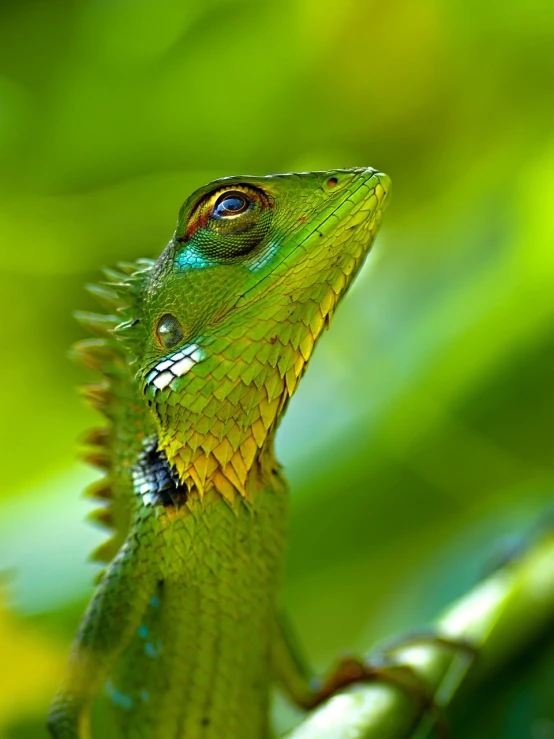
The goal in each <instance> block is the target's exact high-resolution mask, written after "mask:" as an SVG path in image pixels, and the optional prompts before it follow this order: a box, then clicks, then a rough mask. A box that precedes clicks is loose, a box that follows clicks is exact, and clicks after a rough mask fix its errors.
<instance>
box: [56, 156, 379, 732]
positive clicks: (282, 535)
mask: <svg viewBox="0 0 554 739" xmlns="http://www.w3.org/2000/svg"><path fill="white" fill-rule="evenodd" d="M389 187H390V183H389V180H388V178H387V177H386V175H383V174H382V173H378V172H376V171H375V170H372V169H366V168H360V169H351V170H332V171H328V172H311V173H301V174H288V175H273V176H269V177H233V178H224V179H222V180H217V181H215V182H212V183H210V184H209V185H206V186H205V187H203V188H200V189H199V190H197V191H196V192H195V193H193V194H192V195H191V196H190V198H189V199H188V200H187V201H186V202H185V204H184V205H183V207H182V209H181V211H180V214H179V220H178V224H177V229H176V231H175V234H174V236H173V238H172V239H171V241H170V242H169V244H168V246H167V247H166V249H165V250H164V252H163V253H162V254H161V256H160V257H159V259H158V260H157V261H156V262H150V261H148V260H141V261H139V262H137V263H136V264H134V265H122V267H121V268H122V271H121V272H114V271H110V270H109V271H107V275H108V278H109V284H107V285H106V284H105V285H104V286H100V287H93V288H92V291H93V292H94V293H95V295H96V296H97V297H98V299H99V300H100V301H101V302H102V303H104V304H105V305H107V306H109V307H110V309H112V310H113V309H115V310H116V312H117V315H116V316H110V315H107V316H102V315H100V316H96V315H92V316H91V315H86V316H81V319H82V321H83V322H84V323H86V324H87V325H88V326H89V328H90V329H91V330H92V331H93V333H96V335H97V338H94V339H90V340H87V341H85V342H81V344H79V345H77V347H76V350H75V351H76V354H77V356H78V357H79V358H80V359H81V360H82V361H84V362H85V363H86V364H88V365H89V366H91V367H94V368H95V369H99V370H100V371H101V373H102V375H103V380H102V382H101V383H100V384H95V385H92V386H90V387H89V388H88V390H87V391H86V392H87V394H88V396H89V398H90V400H91V401H92V402H93V403H94V405H96V407H98V408H100V409H101V410H103V411H104V413H105V414H106V415H107V417H108V419H109V420H110V425H109V427H108V428H107V430H100V431H98V430H97V431H95V432H93V433H92V434H91V436H90V438H89V441H90V442H91V444H92V445H93V449H92V452H91V454H90V455H89V459H90V460H91V461H92V462H94V463H96V464H98V465H99V466H101V467H103V468H104V469H106V470H107V476H106V478H105V479H104V480H103V481H101V482H100V483H98V484H97V485H96V486H94V488H93V490H92V491H91V492H92V495H93V496H95V497H97V498H100V499H104V500H105V501H106V505H105V506H104V507H102V508H101V509H100V511H99V512H98V513H97V514H96V518H97V519H98V520H100V521H103V522H104V523H109V524H111V525H113V526H114V528H115V534H114V537H113V538H112V539H111V540H109V541H108V542H107V543H106V544H104V545H103V547H102V548H101V550H100V551H99V552H98V553H97V557H98V558H100V559H103V560H105V561H109V562H110V563H109V565H108V567H107V569H106V571H105V572H104V574H103V576H102V579H101V581H100V584H99V586H98V589H97V591H96V592H95V594H94V596H93V598H92V600H91V603H90V605H89V607H88V610H87V612H86V614H85V616H84V619H83V621H82V624H81V627H80V629H79V633H78V635H77V637H76V640H75V644H74V647H73V651H72V655H71V658H70V663H69V667H68V672H67V676H66V679H65V681H64V684H63V685H62V687H61V689H60V691H59V693H58V695H57V697H56V698H55V700H54V702H53V704H52V707H51V711H50V715H49V727H50V730H51V732H52V734H53V736H54V737H57V738H58V739H77V737H84V736H86V735H87V734H88V728H87V717H88V708H89V705H90V702H91V700H92V698H93V697H94V695H95V694H96V693H97V691H98V690H99V689H100V687H101V686H102V684H103V683H104V682H106V681H107V686H108V692H109V693H110V694H111V697H112V700H113V703H114V704H115V706H116V708H117V713H118V718H119V725H120V727H121V735H122V736H123V737H128V738H129V739H131V738H132V739H134V738H135V737H136V738H137V739H138V738H143V739H154V738H159V739H197V738H198V739H211V738H212V737H213V738H215V737H223V736H224V737H226V739H239V737H240V738H241V739H264V738H265V737H267V736H269V725H268V705H269V691H270V685H271V682H272V681H273V680H274V679H275V677H276V676H277V674H278V673H279V666H278V665H276V664H275V661H276V660H275V654H276V652H278V651H279V650H276V649H275V648H274V645H275V644H276V643H278V642H279V640H280V636H279V633H278V632H279V630H278V624H277V621H278V619H277V614H278V593H279V583H280V579H281V571H282V563H283V557H284V551H285V543H286V528H287V487H286V482H285V480H284V478H283V476H282V474H281V471H280V467H279V465H278V463H277V462H276V460H275V456H274V452H273V441H274V434H275V430H276V428H277V425H278V422H279V419H280V417H281V416H282V414H283V413H284V411H285V409H286V406H287V404H288V401H289V399H290V397H291V396H292V394H293V393H294V391H295V389H296V387H297V385H298V382H299V380H300V378H301V376H302V374H303V372H304V371H305V369H306V366H307V362H308V360H309V358H310V356H311V354H312V351H313V348H314V345H315V343H316V341H317V339H318V338H319V336H320V335H321V332H322V330H323V328H324V327H325V326H327V325H328V324H329V321H330V319H331V316H332V314H333V311H334V309H335V308H336V306H337V304H338V302H339V301H340V299H341V298H342V296H343V295H344V293H345V292H346V290H347V288H348V286H349V285H350V284H351V282H352V280H353V279H354V277H355V275H356V274H357V272H358V270H359V268H360V266H361V265H362V263H363V261H364V258H365V256H366V255H367V253H368V251H369V248H370V246H371V244H372V242H373V240H374V237H375V233H376V231H377V228H378V226H379V222H380V219H381V214H382V211H383V208H384V205H385V201H386V198H387V193H388V190H389Z"/></svg>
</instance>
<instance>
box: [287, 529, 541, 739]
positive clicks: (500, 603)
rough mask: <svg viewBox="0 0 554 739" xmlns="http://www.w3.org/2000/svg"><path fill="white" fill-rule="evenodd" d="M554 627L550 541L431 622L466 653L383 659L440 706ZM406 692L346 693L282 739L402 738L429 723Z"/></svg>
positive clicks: (442, 649)
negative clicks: (407, 673) (417, 681)
mask: <svg viewBox="0 0 554 739" xmlns="http://www.w3.org/2000/svg"><path fill="white" fill-rule="evenodd" d="M552 623H554V536H549V537H548V538H545V539H543V540H542V541H541V542H539V543H538V544H537V545H536V546H534V547H533V548H532V549H530V550H529V552H528V553H527V554H525V555H523V556H522V557H521V559H519V560H517V561H516V562H511V563H509V564H506V565H504V566H503V567H502V568H501V569H499V570H497V571H496V572H495V573H494V574H493V575H492V576H490V577H489V578H488V579H486V580H485V581H483V582H482V583H481V584H480V585H478V586H477V587H476V588H475V589H474V590H472V591H470V592H469V593H468V594H467V595H466V596H464V597H463V598H461V599H460V600H459V601H457V602H456V603H454V604H453V605H452V606H450V607H449V608H448V609H447V610H446V612H445V613H444V614H443V615H442V616H440V617H439V619H438V620H437V621H436V622H435V628H436V631H437V634H440V635H441V636H444V637H447V638H448V639H451V640H454V641H459V642H466V643H469V644H471V645H472V646H473V647H475V649H476V656H475V659H473V656H472V655H471V654H470V653H469V652H468V650H467V649H463V648H461V647H453V646H446V645H444V644H442V645H441V644H438V643H434V642H433V641H431V640H427V641H425V640H422V641H421V642H419V643H411V644H410V646H401V647H398V648H396V649H394V650H392V651H391V652H389V655H390V656H391V657H393V658H394V660H395V663H398V664H400V665H406V666H409V667H410V668H411V670H412V671H413V673H414V674H415V675H416V676H417V677H418V678H421V680H422V681H423V683H424V685H427V686H429V688H430V690H431V691H432V694H433V695H434V697H435V704H436V705H437V706H439V707H441V708H442V707H446V706H447V705H448V704H449V703H450V701H451V699H452V698H453V696H454V695H455V693H456V692H457V690H458V688H459V687H460V685H461V684H462V682H464V680H465V678H466V677H467V675H468V673H469V671H470V668H471V676H472V678H473V677H476V678H477V677H479V678H480V677H484V676H486V675H491V674H493V673H495V672H498V671H500V669H501V668H502V666H503V665H504V664H505V663H506V662H507V661H508V660H510V659H511V658H513V657H515V656H516V655H517V654H518V653H520V652H523V651H524V650H525V649H526V647H528V646H529V645H531V644H532V643H533V642H536V641H537V639H538V638H540V637H541V635H542V634H544V633H545V632H546V630H547V628H548V627H549V626H550V627H552ZM436 718H437V717H436V712H435V715H434V716H433V715H432V713H431V712H430V711H429V710H428V709H426V708H425V706H423V705H422V703H421V700H418V699H417V696H415V695H414V694H413V693H410V692H409V691H407V690H402V689H400V688H398V687H395V686H393V685H392V684H390V683H387V682H384V681H382V680H376V681H374V682H373V681H372V682H370V683H363V684H358V685H355V686H352V687H350V688H348V689H346V690H344V691H342V692H341V693H338V694H337V695H335V696H333V697H332V698H330V699H329V700H328V701H327V702H326V703H325V704H323V705H322V706H320V707H319V708H317V709H315V710H314V711H313V712H311V713H310V714H309V715H308V716H307V717H306V718H305V719H304V720H303V721H302V722H301V724H300V725H299V726H297V727H296V729H294V730H293V731H292V732H290V733H289V734H287V735H286V739H409V737H411V736H412V735H413V733H414V731H415V730H416V729H417V728H419V729H420V730H423V731H422V735H423V736H425V735H426V733H425V729H426V728H427V730H430V729H431V727H432V726H433V724H434V723H435V722H436Z"/></svg>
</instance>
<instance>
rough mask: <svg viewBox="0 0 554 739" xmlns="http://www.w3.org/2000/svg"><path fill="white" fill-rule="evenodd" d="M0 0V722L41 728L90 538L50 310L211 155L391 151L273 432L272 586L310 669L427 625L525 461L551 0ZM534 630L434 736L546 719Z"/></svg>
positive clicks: (65, 367)
mask: <svg viewBox="0 0 554 739" xmlns="http://www.w3.org/2000/svg"><path fill="white" fill-rule="evenodd" d="M0 14H1V19H0V250H1V251H0V315H1V323H2V334H1V336H2V340H1V342H0V352H1V353H2V361H1V362H0V384H1V387H2V419H3V420H2V423H1V425H0V434H1V436H2V438H1V442H0V444H1V447H0V448H1V449H2V450H3V451H2V475H1V478H2V485H1V490H0V570H1V572H2V575H1V579H0V602H1V606H0V664H1V666H2V669H0V696H1V699H0V736H1V737H5V738H6V739H15V738H17V739H20V738H22V739H26V738H28V739H31V737H32V738H34V737H43V738H44V737H45V736H46V733H45V730H44V728H43V722H44V714H45V711H46V706H47V704H48V700H49V698H50V696H51V695H52V693H53V691H54V690H55V687H56V685H57V683H58V682H59V679H60V675H61V671H62V666H63V663H64V661H65V658H66V654H67V650H68V647H69V643H70V639H71V636H72V634H73V633H74V631H75V629H76V627H77V624H78V621H79V617H80V614H81V612H82V610H83V608H84V605H85V603H86V601H87V599H88V597H89V596H90V593H91V590H92V579H93V575H94V573H95V571H96V567H95V565H92V564H90V563H87V562H86V559H87V556H88V553H89V552H90V550H91V549H92V548H93V546H94V545H95V543H97V542H99V541H101V540H102V539H103V538H104V536H105V534H104V533H103V532H102V531H99V530H97V529H94V528H93V527H92V525H91V524H89V523H86V522H84V521H83V519H84V516H85V515H86V513H87V511H88V510H89V509H90V507H91V506H90V504H89V503H88V502H86V501H83V500H82V498H81V497H80V493H81V490H82V489H83V488H84V486H85V485H86V483H87V482H88V481H90V480H91V479H94V478H95V477H96V476H97V473H95V472H94V471H92V470H89V469H87V468H85V467H84V465H81V464H79V463H78V462H77V461H76V450H77V443H76V439H78V438H79V436H80V435H82V433H83V432H84V430H85V429H87V428H88V427H90V426H91V425H94V424H96V423H97V422H98V419H97V418H96V417H95V413H94V412H93V411H92V410H91V409H88V408H87V407H85V406H84V405H83V403H82V401H80V400H79V398H78V395H77V393H76V391H75V386H76V385H77V384H78V382H80V381H82V380H83V379H85V377H84V372H83V371H82V370H80V369H79V368H76V367H74V366H72V365H71V364H70V362H69V361H68V359H67V357H66V352H67V348H68V346H69V345H70V344H71V343H72V342H73V341H74V340H76V339H78V338H79V337H81V335H82V334H81V330H80V329H79V327H78V325H77V324H76V323H75V322H74V320H73V318H72V311H73V310H74V309H75V308H81V309H93V308H94V306H93V303H92V299H91V298H90V297H89V296H88V295H87V294H86V293H85V292H84V291H83V285H84V283H87V282H90V281H95V280H97V279H98V270H99V268H100V267H101V266H102V265H106V264H108V265H109V264H114V263H116V262H117V261H118V260H133V259H135V258H137V257H140V256H156V255H157V254H158V253H159V252H160V250H161V249H162V248H163V246H164V244H165V243H166V242H167V240H168V239H169V237H170V235H171V233H172V230H173V226H174V222H175V219H176V214H177V210H178V208H179V206H180V204H181V202H182V201H183V200H184V198H185V197H186V196H187V195H188V194H189V192H190V191H191V190H192V189H193V188H195V187H197V186H199V185H201V184H203V183H205V182H206V181H208V180H211V179H213V178H215V177H219V176H223V175H230V174H238V173H251V174H255V173H258V174H265V173H269V172H283V171H290V170H306V169H326V168H331V167H337V166H338V167H347V166H361V165H372V166H375V167H378V168H380V169H382V170H384V171H386V172H387V173H388V174H389V175H390V176H391V177H392V180H393V190H394V195H393V201H392V204H391V205H390V207H389V210H388V212H387V215H386V218H385V221H384V225H383V229H382V233H381V235H380V237H379V239H378V242H377V244H376V246H375V249H374V251H373V252H372V255H371V257H370V259H369V261H368V263H367V265H366V267H365V269H364V271H363V273H362V275H361V276H360V278H359V280H358V282H357V283H356V285H355V286H354V289H353V290H352V292H351V294H350V296H349V298H348V300H346V301H345V303H344V304H343V305H342V307H341V309H340V310H339V312H338V314H337V315H336V318H335V320H334V325H333V328H332V330H331V332H329V333H328V334H326V335H325V336H324V338H323V339H322V341H321V343H320V346H319V348H318V351H317V352H316V356H315V357H314V359H313V362H312V366H311V369H310V371H309V372H308V374H307V377H306V379H305V380H304V382H303V384H302V386H301V388H300V390H299V391H298V394H297V396H296V398H295V401H294V402H293V403H292V405H291V408H290V411H289V413H288V416H287V418H286V420H285V422H284V423H283V426H282V429H281V431H280V435H279V440H278V446H279V452H280V457H281V459H282V461H283V462H284V464H285V465H286V470H287V473H288V477H289V479H290V482H291V484H292V488H293V495H292V523H291V543H290V557H289V563H288V573H287V583H286V588H285V593H284V601H285V604H286V606H287V608H288V610H289V612H290V615H291V619H292V621H293V623H294V625H295V626H296V628H297V631H298V632H299V634H300V637H301V638H302V640H303V642H304V644H305V647H306V652H307V654H308V655H309V658H310V659H311V661H312V663H313V664H314V666H315V667H316V668H317V669H320V670H321V669H324V668H325V667H326V666H328V665H329V663H330V662H331V661H332V659H333V656H334V655H336V654H337V653H340V652H341V651H348V650H353V649H356V650H360V649H367V648H369V647H370V646H371V644H372V643H373V642H374V641H375V640H376V639H378V638H380V637H383V636H385V635H387V634H391V633H394V632H396V631H398V630H402V629H406V628H408V627H415V626H421V625H423V624H425V623H427V622H428V620H429V619H431V618H432V617H433V615H434V614H435V613H436V612H437V611H438V610H439V609H440V608H441V607H442V606H444V605H445V604H446V603H448V602H449V601H450V600H451V599H452V598H455V597H457V596H459V595H461V594H462V593H464V592H465V591H466V590H467V589H468V588H470V587H471V586H472V585H473V584H474V583H475V582H476V581H477V580H478V578H479V576H480V573H481V572H482V571H483V570H484V569H485V568H486V566H487V563H489V562H490V561H492V560H493V559H494V557H495V556H497V554H498V552H499V551H500V552H502V551H503V548H505V547H506V546H510V545H511V544H512V543H513V542H514V541H517V540H519V539H518V537H523V539H525V536H526V534H527V532H528V531H529V530H531V529H532V528H533V526H535V524H536V522H537V521H540V519H541V517H542V516H543V515H544V512H545V511H546V510H547V509H548V507H549V504H550V500H551V498H552V492H553V489H554V461H553V454H552V443H553V439H554V393H553V392H552V378H553V370H554V324H553V319H554V272H553V268H554V218H553V216H552V210H553V207H554V6H553V5H552V3H551V2H549V1H548V0H510V2H507V3H501V2H497V1H494V0H489V1H488V2H486V1H485V2H483V0H418V1H417V2H414V0H391V2H377V0H365V1H364V0H341V1H340V2H336V0H279V1H278V2H272V1H268V2H259V1H255V0H233V2H231V1H230V0H202V1H200V0H197V1H195V2H193V1H192V0H156V1H154V0H109V1H108V0H80V2H76V0H21V2H4V3H2V4H1V6H0ZM539 651H540V654H541V660H539V661H538V662H537V660H536V659H531V660H530V661H529V660H528V662H529V664H528V665H527V668H528V669H527V668H525V669H523V668H518V669H517V670H515V671H513V674H510V675H508V676H507V677H506V680H505V681H503V682H502V685H501V686H496V687H495V686H491V687H490V693H488V694H487V697H486V701H485V703H484V704H483V705H484V706H485V708H479V707H475V709H474V710H468V711H466V713H467V714H468V715H466V716H465V718H464V717H460V719H459V723H458V724H457V725H456V727H455V733H454V736H460V737H462V736H463V737H466V736H467V737H473V738H475V737H480V736H483V737H514V739H515V738H517V739H521V738H522V737H530V738H531V739H548V738H549V737H554V713H553V709H552V704H554V701H553V700H552V695H554V677H553V673H554V651H553V650H552V647H551V646H550V647H548V646H547V645H546V644H545V645H543V646H542V647H541V649H540V650H539ZM545 660H546V662H545ZM506 684H507V685H508V687H506ZM497 689H498V690H500V692H501V695H500V697H498V698H495V697H494V695H495V690H497ZM506 691H508V692H506ZM510 691H511V692H510ZM545 696H546V697H545ZM548 696H549V697H548ZM495 701H496V702H495ZM276 714H277V720H278V722H279V725H280V726H284V725H285V724H286V723H287V721H290V720H292V719H293V718H294V715H292V714H291V712H290V711H288V710H287V709H286V708H285V707H283V706H282V705H281V704H280V703H278V704H277V708H276ZM96 720H97V721H98V722H100V723H99V725H100V724H102V722H103V721H107V720H108V719H106V718H105V717H104V714H103V709H102V707H101V706H100V708H99V709H98V717H97V719H96ZM106 727H108V724H107V723H106V724H105V725H104V729H103V730H102V732H103V733H99V734H98V736H106V737H110V736H112V733H111V729H109V728H106ZM464 727H465V728H464ZM456 732H457V733H456Z"/></svg>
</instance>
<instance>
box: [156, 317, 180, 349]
mask: <svg viewBox="0 0 554 739" xmlns="http://www.w3.org/2000/svg"><path fill="white" fill-rule="evenodd" d="M183 335H184V334H183V329H182V326H181V324H180V323H179V320H178V319H177V318H175V316H172V315H171V313H165V314H164V315H163V316H162V317H161V318H160V319H159V321H158V323H157V325H156V339H157V341H158V344H159V345H160V346H161V347H162V349H172V348H173V347H174V346H176V345H177V344H178V343H179V342H180V341H182V339H183Z"/></svg>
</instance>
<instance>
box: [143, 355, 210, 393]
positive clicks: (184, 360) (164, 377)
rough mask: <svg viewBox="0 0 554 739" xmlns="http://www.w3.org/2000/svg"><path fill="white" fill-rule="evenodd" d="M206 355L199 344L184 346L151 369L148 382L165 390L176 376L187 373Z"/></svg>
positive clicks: (147, 377)
mask: <svg viewBox="0 0 554 739" xmlns="http://www.w3.org/2000/svg"><path fill="white" fill-rule="evenodd" d="M205 356H206V355H205V353H204V352H203V351H202V349H200V347H199V346H198V344H189V345H188V346H184V347H183V348H182V349H180V350H179V351H178V352H175V354H172V355H171V356H170V357H167V358H166V359H164V360H162V361H161V362H158V364H157V365H156V366H155V367H154V369H151V370H150V372H149V373H148V374H147V375H146V382H147V383H148V384H149V385H154V387H156V388H158V390H163V389H164V388H165V387H167V386H168V385H169V384H170V383H171V382H173V380H174V379H175V378H176V377H182V376H183V375H186V374H187V372H189V371H190V370H191V369H192V368H193V367H194V365H195V364H198V362H201V361H202V360H203V359H204V358H205Z"/></svg>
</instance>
